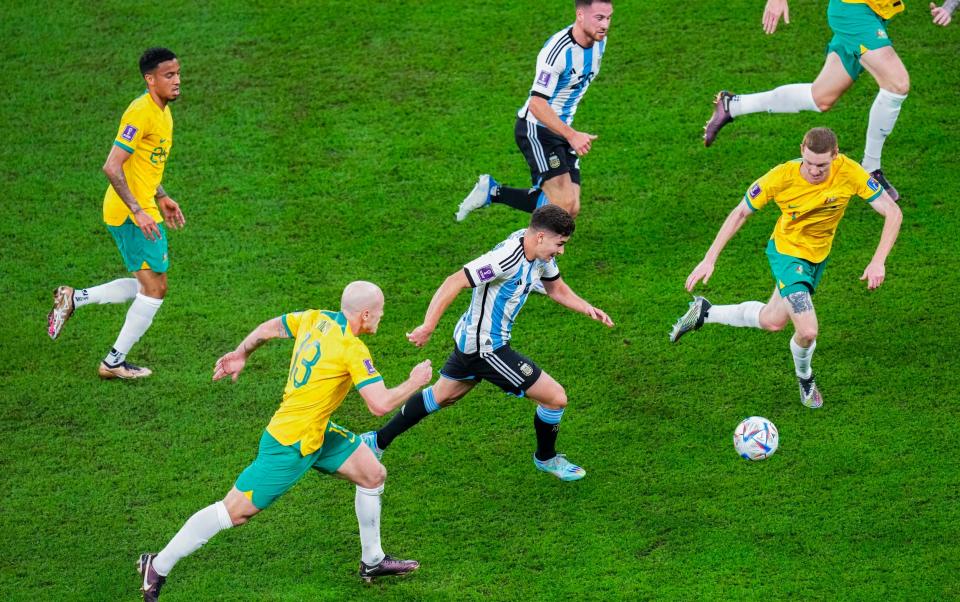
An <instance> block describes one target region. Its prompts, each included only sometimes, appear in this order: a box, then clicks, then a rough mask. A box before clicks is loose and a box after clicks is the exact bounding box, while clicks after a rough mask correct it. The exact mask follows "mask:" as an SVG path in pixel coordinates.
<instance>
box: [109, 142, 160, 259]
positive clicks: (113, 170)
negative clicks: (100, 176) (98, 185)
mask: <svg viewBox="0 0 960 602" xmlns="http://www.w3.org/2000/svg"><path fill="white" fill-rule="evenodd" d="M131 155H133V153H129V152H127V151H125V150H123V149H122V148H120V147H119V146H117V145H116V144H114V145H113V146H111V147H110V154H109V155H107V161H106V163H104V164H103V173H104V175H106V176H107V179H108V180H110V185H111V186H113V189H114V190H115V191H116V193H117V195H119V196H120V200H122V201H123V202H124V204H125V205H126V206H127V208H129V209H130V212H131V213H133V220H134V222H136V224H137V227H138V228H140V230H141V231H142V232H143V235H144V236H145V237H146V238H147V240H156V239H157V238H160V228H158V227H157V222H156V220H154V219H153V218H152V217H150V214H149V213H147V212H146V211H144V210H143V207H141V206H140V203H138V202H137V199H135V198H133V193H132V192H130V186H128V185H127V178H126V176H125V175H124V174H123V164H124V163H126V162H127V159H129V158H130V156H131Z"/></svg>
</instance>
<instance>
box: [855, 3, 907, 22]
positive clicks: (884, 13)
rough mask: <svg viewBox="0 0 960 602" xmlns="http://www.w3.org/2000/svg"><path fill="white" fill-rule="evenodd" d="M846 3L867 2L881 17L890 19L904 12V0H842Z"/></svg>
mask: <svg viewBox="0 0 960 602" xmlns="http://www.w3.org/2000/svg"><path fill="white" fill-rule="evenodd" d="M840 1H841V2H843V3H845V4H866V5H867V6H869V7H870V10H872V11H873V12H875V13H877V14H878V15H880V18H881V19H890V18H891V17H893V16H894V15H896V14H897V13H902V12H903V9H904V6H903V0H840Z"/></svg>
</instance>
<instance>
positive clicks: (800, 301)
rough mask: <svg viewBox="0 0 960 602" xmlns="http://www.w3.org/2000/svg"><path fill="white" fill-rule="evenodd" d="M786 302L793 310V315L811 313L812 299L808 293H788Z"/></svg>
mask: <svg viewBox="0 0 960 602" xmlns="http://www.w3.org/2000/svg"><path fill="white" fill-rule="evenodd" d="M787 302H789V303H790V307H791V308H792V309H793V313H795V314H802V313H803V312H806V311H813V299H811V298H810V293H809V292H807V291H799V292H796V293H790V294H789V295H787Z"/></svg>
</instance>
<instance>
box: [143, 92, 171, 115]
mask: <svg viewBox="0 0 960 602" xmlns="http://www.w3.org/2000/svg"><path fill="white" fill-rule="evenodd" d="M147 93H148V94H150V98H152V99H153V104H155V105H157V106H158V107H160V110H161V111H162V110H164V109H166V108H167V102H166V101H165V100H163V99H162V98H160V96H158V95H157V92H156V91H155V90H149V89H148V90H147Z"/></svg>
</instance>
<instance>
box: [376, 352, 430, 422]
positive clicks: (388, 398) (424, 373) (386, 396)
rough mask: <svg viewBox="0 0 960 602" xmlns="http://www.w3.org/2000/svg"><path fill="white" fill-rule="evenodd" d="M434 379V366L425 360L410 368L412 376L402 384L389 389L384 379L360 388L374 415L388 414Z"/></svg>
mask: <svg viewBox="0 0 960 602" xmlns="http://www.w3.org/2000/svg"><path fill="white" fill-rule="evenodd" d="M432 379H433V366H432V365H431V364H430V360H424V361H422V362H420V363H419V364H417V365H416V366H414V367H413V369H412V370H410V376H409V378H407V380H405V381H404V382H402V383H401V384H399V385H397V386H396V387H393V388H392V389H388V388H387V386H386V385H385V384H383V381H380V382H375V383H373V384H370V385H367V386H366V387H364V388H362V389H360V397H362V398H363V401H365V402H366V404H367V408H368V409H369V410H370V413H371V414H373V415H374V416H386V415H387V414H389V413H390V412H392V411H394V410H395V409H397V408H398V407H400V406H401V405H403V402H405V401H406V400H407V398H408V397H410V396H411V395H413V394H414V393H416V392H417V391H419V390H420V389H422V388H423V387H425V386H427V385H428V384H429V383H430V381H431V380H432Z"/></svg>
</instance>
